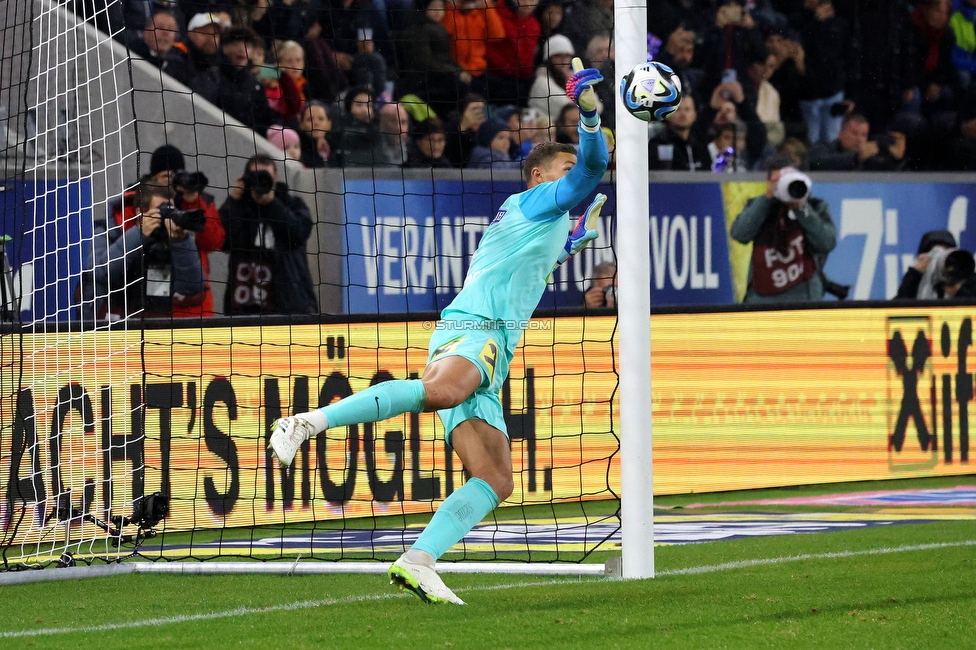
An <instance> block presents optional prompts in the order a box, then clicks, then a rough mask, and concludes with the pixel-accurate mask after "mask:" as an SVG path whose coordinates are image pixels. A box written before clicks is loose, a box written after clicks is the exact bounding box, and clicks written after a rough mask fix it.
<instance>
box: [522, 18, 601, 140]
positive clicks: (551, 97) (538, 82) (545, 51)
mask: <svg viewBox="0 0 976 650" xmlns="http://www.w3.org/2000/svg"><path fill="white" fill-rule="evenodd" d="M542 56H543V61H544V63H543V65H541V66H539V67H538V68H537V69H536V71H535V81H533V82H532V88H531V90H529V106H530V107H531V108H535V109H536V110H538V111H539V112H540V113H542V114H543V115H546V116H547V117H548V118H549V121H550V122H555V121H556V118H557V117H558V116H559V113H560V112H561V111H562V110H563V107H564V106H569V105H570V104H573V100H572V99H570V98H569V96H568V95H566V81H567V80H568V79H569V78H570V77H571V76H572V75H573V57H574V56H576V50H575V49H574V48H573V43H572V42H571V41H570V40H569V39H568V38H567V37H565V36H563V35H562V34H554V35H553V36H550V37H549V38H548V40H546V42H545V43H543V45H542ZM597 111H598V112H602V111H603V105H602V104H601V103H599V101H598V102H597Z"/></svg>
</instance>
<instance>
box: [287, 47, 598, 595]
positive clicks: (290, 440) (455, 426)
mask: <svg viewBox="0 0 976 650" xmlns="http://www.w3.org/2000/svg"><path fill="white" fill-rule="evenodd" d="M573 68H574V69H575V70H576V73H575V74H574V75H573V76H572V77H571V78H570V79H569V81H568V83H567V85H566V92H567V94H568V95H569V96H570V97H571V98H572V99H573V101H575V102H576V103H577V105H578V106H579V108H580V125H579V135H580V144H579V157H580V159H581V160H580V161H579V162H578V161H577V155H576V150H575V149H574V148H573V147H572V146H570V145H565V144H556V143H552V142H546V143H542V144H540V145H538V146H536V147H535V148H534V149H533V150H532V151H531V152H530V153H529V155H528V156H527V157H526V159H525V165H524V168H523V174H524V176H525V180H526V183H527V185H528V189H527V190H526V191H524V192H521V193H519V194H515V195H513V196H510V197H509V198H508V199H507V200H506V201H505V202H504V203H503V204H502V206H501V208H500V209H499V210H498V213H497V214H496V215H495V218H494V220H493V221H492V222H491V224H490V225H489V227H488V229H487V230H486V231H485V234H484V237H483V238H482V240H481V243H480V245H479V246H478V250H477V252H476V253H475V255H474V258H473V259H472V261H471V266H470V268H469V269H468V274H467V277H466V278H465V281H464V288H463V289H462V290H461V292H460V293H459V294H458V295H457V297H456V298H455V299H454V301H453V302H452V303H451V304H450V305H449V306H448V307H447V308H445V309H444V311H443V312H442V313H441V320H440V321H439V322H438V324H437V327H436V329H435V331H434V334H433V336H432V337H431V340H430V346H429V356H428V360H427V367H426V369H425V370H424V374H423V379H412V380H410V379H408V380H394V381H386V382H383V383H381V384H377V385H375V386H371V387H370V388H367V389H366V390H363V391H361V392H359V393H356V394H355V395H351V396H349V397H347V398H345V399H342V400H340V401H338V402H336V403H334V404H330V405H328V406H326V407H324V408H321V409H316V410H314V411H311V412H309V413H302V414H297V415H294V416H292V417H286V418H282V419H281V420H279V421H278V422H277V423H276V424H275V428H274V431H273V433H272V435H271V447H272V449H273V450H274V453H275V455H276V456H277V457H278V460H279V461H280V462H281V463H282V464H284V465H291V463H292V461H293V460H294V458H295V453H296V452H297V450H298V448H299V446H300V445H301V444H302V443H303V442H304V441H305V440H308V439H309V438H311V437H312V436H314V435H316V434H318V433H321V432H322V431H325V430H326V429H327V428H329V427H343V426H348V425H351V424H357V423H364V422H377V421H380V420H385V419H387V418H390V417H393V416H396V415H400V414H402V413H406V412H410V413H419V412H421V411H437V414H438V416H439V417H440V419H441V421H442V422H443V423H444V430H445V432H446V434H445V435H446V438H447V442H448V443H449V444H450V445H451V446H452V447H453V448H454V451H455V452H456V453H457V455H458V457H459V458H460V459H461V462H462V463H463V464H464V468H465V469H466V470H467V471H468V473H469V474H470V475H471V479H470V480H469V481H467V482H466V483H465V484H464V485H463V486H461V487H460V488H459V489H457V490H455V491H454V492H453V493H452V494H451V495H450V496H449V497H448V498H447V499H445V501H444V502H443V503H442V504H441V506H440V507H439V508H438V509H437V511H436V512H435V513H434V516H433V517H432V518H431V520H430V523H429V524H428V525H427V527H426V528H425V529H424V531H423V532H422V533H421V535H420V537H419V538H418V539H417V541H416V543H415V544H414V545H413V546H412V547H411V548H410V550H408V551H407V552H406V553H404V554H403V555H402V556H401V557H400V558H399V559H398V560H397V561H396V562H395V563H394V564H393V566H392V567H391V568H390V570H389V576H390V579H391V581H392V582H394V583H397V584H399V585H400V586H401V587H402V588H406V589H409V590H410V591H412V592H414V593H415V594H416V595H417V596H419V597H420V598H421V600H423V601H424V602H427V603H439V602H451V603H456V604H459V605H462V604H464V602H463V601H462V600H461V599H460V598H458V597H457V596H456V595H455V594H454V592H452V591H451V590H450V589H449V588H448V587H447V586H446V585H445V584H444V583H443V581H441V579H440V577H439V576H438V575H437V573H435V571H434V562H435V561H436V560H437V558H439V557H440V556H441V555H443V554H444V553H445V552H447V550H448V549H449V548H451V546H453V545H454V544H456V543H457V542H459V541H460V540H461V539H462V538H463V537H464V536H465V535H466V534H467V533H468V531H470V530H471V529H472V528H473V527H474V525H475V524H477V523H478V522H479V521H481V519H482V518H484V517H485V515H487V514H488V513H489V512H491V511H492V510H494V509H495V507H497V506H498V504H499V503H500V502H501V501H504V500H505V499H506V498H507V497H508V496H509V495H511V493H512V489H513V479H512V457H511V443H510V441H509V439H508V433H507V428H506V426H505V418H504V414H503V412H502V407H501V402H500V401H499V398H498V394H499V390H500V389H501V386H502V384H503V383H504V381H505V378H506V376H507V375H508V366H509V362H510V361H511V360H512V357H513V355H514V353H515V349H516V347H517V346H518V343H519V340H520V339H521V338H522V330H523V329H524V327H525V325H526V324H527V322H528V320H529V319H530V318H531V317H532V312H533V311H534V310H535V308H536V307H537V306H538V304H539V300H540V299H541V298H542V294H543V292H544V291H545V288H546V284H547V279H548V277H549V274H550V273H551V272H552V270H553V268H554V266H555V265H557V264H559V263H562V262H564V261H565V260H566V259H567V258H568V257H569V256H570V255H572V254H573V253H575V252H577V251H578V250H580V249H582V248H583V247H584V246H586V244H587V243H589V242H590V241H592V240H593V239H595V238H596V236H597V233H596V231H595V230H593V229H592V224H593V223H594V222H595V221H596V218H597V217H598V215H599V213H600V208H601V207H602V206H603V203H604V201H606V197H605V196H603V195H597V198H596V200H595V201H594V202H593V204H592V205H590V207H589V208H588V210H587V212H586V214H584V215H583V216H581V217H580V219H579V222H578V223H577V225H576V227H575V228H574V229H573V231H572V233H571V234H570V235H569V239H568V240H567V235H566V234H567V232H568V230H569V226H570V223H569V213H568V211H569V209H570V208H572V207H574V206H575V205H577V204H578V203H579V202H580V201H581V200H583V198H585V197H586V196H587V195H588V194H589V193H590V192H592V191H593V190H594V189H595V188H596V186H597V184H598V183H599V182H600V179H601V178H602V177H603V172H604V171H605V170H606V168H607V161H608V154H607V145H606V142H605V140H604V137H603V134H602V132H601V131H600V118H599V116H598V115H597V112H596V106H597V104H596V101H597V100H596V95H595V93H594V91H593V89H592V85H593V84H595V83H597V82H599V81H601V80H602V79H603V77H602V76H601V75H600V73H599V72H598V71H597V70H595V69H592V68H590V69H583V67H582V64H581V62H580V60H579V59H574V60H573Z"/></svg>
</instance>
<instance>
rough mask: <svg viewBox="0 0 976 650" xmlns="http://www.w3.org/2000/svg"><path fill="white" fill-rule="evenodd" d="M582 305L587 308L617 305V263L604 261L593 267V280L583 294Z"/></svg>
mask: <svg viewBox="0 0 976 650" xmlns="http://www.w3.org/2000/svg"><path fill="white" fill-rule="evenodd" d="M583 306H584V307H587V308H588V309H598V308H601V307H607V308H614V307H616V306H617V265H616V264H614V263H613V262H604V263H602V264H597V265H596V266H594V267H593V280H592V282H591V283H590V286H589V288H588V289H587V290H586V293H584V294H583Z"/></svg>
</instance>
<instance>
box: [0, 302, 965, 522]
mask: <svg viewBox="0 0 976 650" xmlns="http://www.w3.org/2000/svg"><path fill="white" fill-rule="evenodd" d="M974 312H976V310H974V309H972V308H968V307H957V308H943V309H911V308H910V309H825V310H801V311H781V312H749V313H736V314H729V313H722V314H694V315H687V314H685V315H682V314H671V315H655V316H653V317H652V351H653V359H652V366H653V377H652V378H653V435H654V465H655V466H654V480H655V491H656V492H657V493H658V494H673V493H681V492H691V491H695V492H707V491H717V490H731V489H744V488H760V487H772V486H782V485H799V484H810V483H827V482H837V481H851V480H872V479H885V478H897V477H909V476H931V475H947V474H968V473H972V468H971V466H970V465H969V454H970V406H971V402H972V401H973V375H972V366H973V364H971V363H969V361H968V360H969V356H970V355H971V354H973V351H974V347H973V316H974ZM614 325H615V320H614V319H613V318H612V317H587V318H586V319H582V318H579V317H566V318H556V319H552V320H551V321H549V322H548V326H547V327H532V328H530V329H528V330H526V333H525V337H524V339H523V345H522V346H521V347H520V348H519V350H518V352H517V354H516V357H515V359H514V361H513V363H512V366H511V374H510V378H509V381H508V382H507V383H506V385H505V388H504V390H503V394H502V404H503V408H504V410H505V414H506V421H507V424H508V428H509V432H510V434H511V437H512V441H513V445H512V451H513V464H514V467H515V472H516V480H515V485H516V488H515V494H514V495H513V496H512V498H511V499H510V500H509V502H508V503H509V504H523V503H545V502H550V501H559V500H579V499H583V498H586V499H608V498H613V497H614V494H615V493H616V494H619V492H620V484H619V454H618V453H617V451H618V448H617V438H616V435H620V434H621V433H622V432H620V429H619V422H618V421H617V420H616V414H617V413H618V404H616V403H615V402H614V401H613V397H614V395H615V394H616V392H615V388H616V381H617V380H616V375H615V374H614V363H613V357H612V354H613V350H615V349H616V350H619V347H617V346H616V342H614V345H611V337H612V336H613V332H614V330H615V328H614ZM432 328H433V324H431V323H430V322H410V323H378V324H377V323H362V324H350V325H296V326H280V327H263V328H256V327H254V328H252V327H235V328H233V329H228V328H205V329H176V330H147V331H146V332H145V333H144V336H145V341H144V344H143V342H142V341H140V339H139V338H138V333H124V332H98V333H84V334H79V333H51V334H38V335H25V336H24V340H23V349H24V350H25V351H31V350H33V351H35V353H34V354H33V355H29V354H25V355H24V356H23V357H22V358H23V359H24V361H20V358H19V357H16V356H14V355H13V354H12V350H13V349H14V346H5V348H4V355H5V356H4V358H3V359H2V361H3V367H4V369H5V371H4V373H3V376H2V381H0V384H2V386H0V387H2V389H3V390H2V393H0V395H2V400H3V403H2V404H0V407H2V408H0V418H2V422H0V432H2V436H0V508H2V510H0V514H2V519H3V521H2V523H3V524H4V525H6V524H9V522H10V520H11V517H12V516H14V515H15V514H16V516H18V517H27V518H32V519H34V520H36V521H38V522H43V521H44V520H45V518H46V517H49V516H50V514H51V512H52V510H53V509H54V508H57V507H59V506H65V505H66V504H68V503H70V506H71V508H73V509H80V510H86V509H89V510H91V511H95V510H100V511H102V512H104V511H106V510H110V509H114V510H115V511H116V512H119V511H122V512H126V511H127V510H128V508H129V507H130V504H131V502H132V500H133V499H135V498H137V497H139V496H142V495H144V494H150V493H152V492H156V491H161V492H164V493H166V494H169V495H170V496H171V498H172V501H171V514H170V517H169V518H168V520H167V524H166V525H167V528H168V529H180V528H190V527H193V528H198V529H199V528H208V527H223V526H251V525H261V524H271V523H281V522H285V521H288V522H297V521H309V520H324V519H332V518H340V517H350V516H358V515H363V516H366V515H370V516H375V515H380V514H399V513H404V512H430V511H431V510H432V508H433V506H434V504H436V502H438V501H439V500H442V499H443V498H445V497H446V496H447V495H448V494H450V493H451V491H452V490H453V489H454V488H455V487H456V486H457V485H459V484H460V482H461V481H463V480H464V477H463V474H462V468H461V467H460V466H459V464H458V461H457V459H456V457H455V456H454V455H453V453H452V451H451V450H450V448H448V447H447V446H446V445H445V444H444V442H443V430H442V428H441V426H440V423H439V422H438V421H437V420H436V418H435V416H434V415H433V414H421V415H412V416H402V417H399V418H394V419H393V420H389V421H386V422H382V423H377V424H367V425H360V426H352V427H347V428H342V429H336V430H329V431H328V432H327V433H325V434H321V435H319V436H317V437H316V438H314V439H313V440H311V441H309V442H308V443H307V444H306V445H304V446H303V447H302V448H301V450H300V451H299V453H298V456H297V458H296V465H295V468H294V471H293V472H289V473H285V472H282V471H281V470H280V469H279V468H278V467H277V463H276V461H275V460H274V459H273V457H272V456H271V455H270V452H268V451H267V444H268V436H269V434H270V428H271V423H272V422H273V421H274V419H275V418H277V417H280V416H281V415H286V414H289V413H292V412H296V411H305V410H308V409H309V408H313V407H315V406H322V405H325V404H328V403H329V402H331V401H333V400H335V399H339V398H341V397H344V396H346V395H349V394H351V393H354V392H357V391H360V390H362V389H364V388H365V387H367V386H369V385H371V384H375V383H377V382H381V381H385V380H388V379H391V378H396V379H403V378H408V377H410V376H412V374H413V373H417V372H418V371H420V370H421V369H422V367H423V364H424V362H425V360H426V357H427V350H426V348H427V342H428V339H429V336H430V334H431V332H432ZM89 347H90V349H91V350H94V351H98V352H99V355H98V356H97V357H96V356H94V355H90V356H87V357H85V359H84V361H85V362H84V363H78V362H77V360H72V359H71V358H70V357H69V355H67V354H60V355H56V354H53V353H51V354H48V355H47V363H46V364H45V365H44V366H43V367H42V366H41V365H39V364H38V363H36V360H34V358H35V357H37V356H38V353H37V351H43V350H55V349H57V350H79V349H88V348H89ZM140 348H141V349H140ZM124 350H128V353H126V354H123V351H124ZM140 352H141V354H142V355H143V356H144V359H145V366H144V367H145V375H143V374H142V365H141V363H140V360H139V359H140V357H139V354H140ZM621 352H622V353H626V351H621ZM58 363H62V365H60V366H59V365H58ZM8 369H12V371H11V372H7V370H8ZM14 382H17V383H14ZM650 422H651V420H650V418H649V419H648V423H649V424H650ZM649 431H650V427H648V429H647V430H644V431H639V432H636V434H637V435H647V434H648V433H649ZM625 433H633V432H625ZM23 529H27V527H24V528H23ZM33 530H40V527H39V526H35V527H33Z"/></svg>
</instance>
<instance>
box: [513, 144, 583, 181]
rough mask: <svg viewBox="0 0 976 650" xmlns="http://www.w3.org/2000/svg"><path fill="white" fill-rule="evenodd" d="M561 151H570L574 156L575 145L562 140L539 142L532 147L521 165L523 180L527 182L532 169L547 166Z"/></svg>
mask: <svg viewBox="0 0 976 650" xmlns="http://www.w3.org/2000/svg"><path fill="white" fill-rule="evenodd" d="M561 153H571V154H573V155H574V156H575V155H576V147H574V146H573V145H571V144H565V143H562V142H540V143H539V144H537V145H536V146H535V147H533V148H532V151H530V152H529V155H528V156H526V157H525V163H524V164H523V165H522V175H523V176H524V177H525V181H526V182H528V181H529V180H530V179H531V177H532V170H533V169H535V168H536V167H538V168H539V169H542V168H544V167H547V166H548V165H549V163H551V162H552V161H553V160H554V159H555V157H556V156H557V155H559V154H561Z"/></svg>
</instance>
